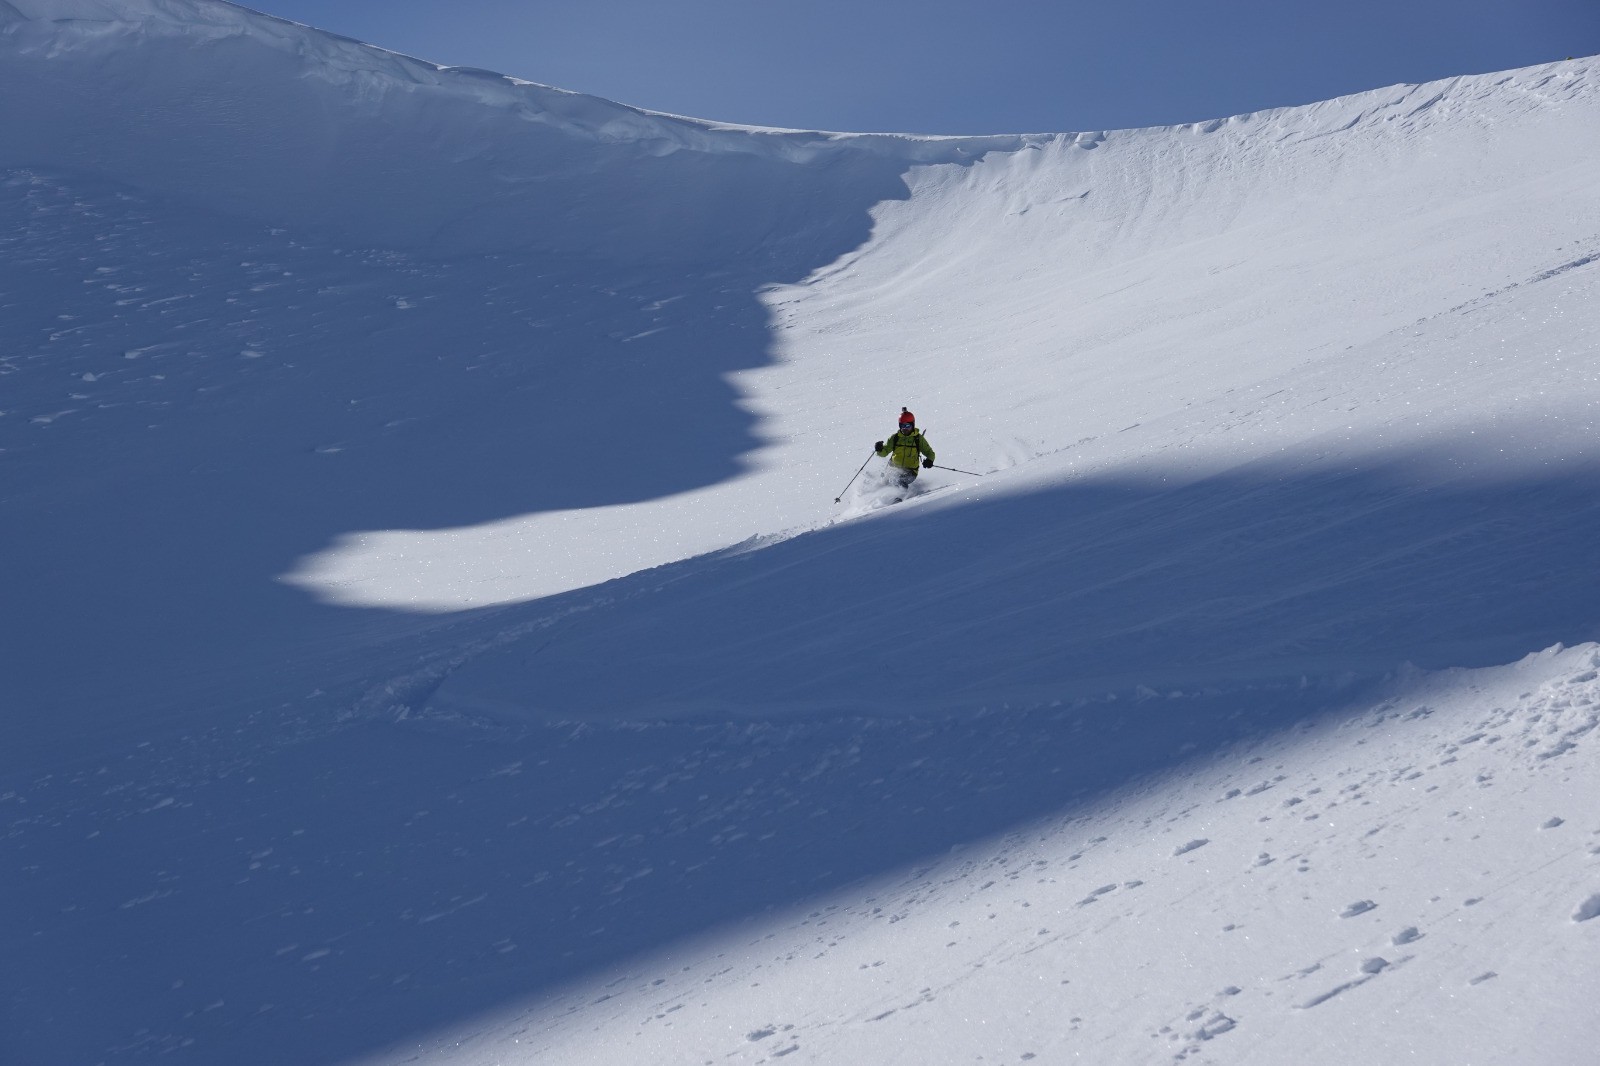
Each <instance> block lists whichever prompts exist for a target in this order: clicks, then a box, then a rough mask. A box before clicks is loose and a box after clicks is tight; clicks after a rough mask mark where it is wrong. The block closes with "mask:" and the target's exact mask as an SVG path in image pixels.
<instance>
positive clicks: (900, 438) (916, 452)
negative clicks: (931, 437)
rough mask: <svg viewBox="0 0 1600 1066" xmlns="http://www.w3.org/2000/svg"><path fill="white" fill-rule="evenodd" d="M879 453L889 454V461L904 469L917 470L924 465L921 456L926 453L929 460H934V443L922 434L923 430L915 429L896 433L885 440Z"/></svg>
mask: <svg viewBox="0 0 1600 1066" xmlns="http://www.w3.org/2000/svg"><path fill="white" fill-rule="evenodd" d="M878 454H879V455H887V456H888V457H889V462H890V463H892V464H894V465H895V466H898V467H900V468H901V469H902V470H915V469H916V468H917V467H919V466H921V465H922V463H921V461H920V456H923V455H926V456H927V457H928V461H929V462H932V461H933V445H931V444H929V443H928V438H927V437H924V436H923V435H922V430H920V429H913V430H911V431H910V432H908V433H899V432H897V433H895V434H894V435H893V436H891V437H890V438H889V439H888V440H886V441H884V442H883V447H881V448H879V449H878Z"/></svg>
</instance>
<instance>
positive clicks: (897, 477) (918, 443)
mask: <svg viewBox="0 0 1600 1066" xmlns="http://www.w3.org/2000/svg"><path fill="white" fill-rule="evenodd" d="M872 447H873V450H874V451H876V452H877V453H878V454H879V455H886V456H888V457H889V470H890V478H891V483H892V484H895V485H898V486H899V487H900V490H901V499H904V498H905V491H906V490H907V489H909V488H911V483H912V482H913V481H915V480H917V460H918V458H919V457H922V465H923V466H924V467H931V466H932V465H933V445H931V444H929V443H928V438H927V437H924V436H923V435H922V430H920V429H918V428H917V418H916V416H915V415H913V414H912V413H911V412H910V411H908V410H906V409H905V408H904V407H902V408H900V427H899V428H898V429H896V430H895V432H894V433H893V435H891V436H890V437H889V439H888V440H886V441H884V440H880V441H878V442H877V443H876V444H874V445H873V446H872Z"/></svg>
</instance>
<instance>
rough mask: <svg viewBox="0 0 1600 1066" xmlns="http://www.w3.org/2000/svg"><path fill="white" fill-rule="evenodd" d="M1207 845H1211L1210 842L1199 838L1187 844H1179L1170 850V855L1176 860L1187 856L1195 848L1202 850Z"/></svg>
mask: <svg viewBox="0 0 1600 1066" xmlns="http://www.w3.org/2000/svg"><path fill="white" fill-rule="evenodd" d="M1209 843H1211V841H1209V840H1207V839H1206V838H1204V837H1200V838H1198V839H1196V840H1191V841H1189V843H1187V844H1179V845H1178V846H1177V847H1176V848H1173V849H1172V855H1173V857H1174V858H1176V857H1177V856H1179V855H1187V854H1188V853H1189V852H1191V851H1194V850H1195V849H1196V848H1203V847H1205V846H1206V845H1207V844H1209Z"/></svg>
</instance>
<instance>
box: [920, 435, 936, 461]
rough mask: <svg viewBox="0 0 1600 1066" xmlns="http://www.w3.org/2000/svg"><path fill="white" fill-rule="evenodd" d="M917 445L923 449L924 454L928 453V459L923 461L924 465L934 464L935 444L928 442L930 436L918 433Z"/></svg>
mask: <svg viewBox="0 0 1600 1066" xmlns="http://www.w3.org/2000/svg"><path fill="white" fill-rule="evenodd" d="M917 447H918V448H919V449H920V450H921V451H922V454H923V455H926V456H927V457H928V461H927V462H925V463H923V464H922V465H923V466H932V465H933V445H931V444H929V443H928V438H927V437H925V436H923V435H922V434H920V433H918V434H917Z"/></svg>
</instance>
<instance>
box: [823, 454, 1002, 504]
mask: <svg viewBox="0 0 1600 1066" xmlns="http://www.w3.org/2000/svg"><path fill="white" fill-rule="evenodd" d="M933 468H934V469H935V470H950V471H953V472H954V473H957V474H971V475H972V476H973V477H982V476H983V475H982V474H980V473H978V472H977V471H975V470H956V468H955V467H953V466H940V465H939V464H938V463H934V464H933ZM835 502H837V501H835Z"/></svg>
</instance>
